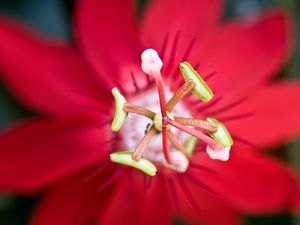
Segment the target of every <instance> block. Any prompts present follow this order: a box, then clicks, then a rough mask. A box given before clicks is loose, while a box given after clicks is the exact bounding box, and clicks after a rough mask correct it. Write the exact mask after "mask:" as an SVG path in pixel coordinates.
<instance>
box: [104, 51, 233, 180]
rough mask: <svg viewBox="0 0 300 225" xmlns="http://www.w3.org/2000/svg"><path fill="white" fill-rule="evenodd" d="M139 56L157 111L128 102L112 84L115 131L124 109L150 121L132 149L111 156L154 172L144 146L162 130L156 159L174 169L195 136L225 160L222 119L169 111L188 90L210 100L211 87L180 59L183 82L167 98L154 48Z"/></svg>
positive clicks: (181, 166) (185, 159)
mask: <svg viewBox="0 0 300 225" xmlns="http://www.w3.org/2000/svg"><path fill="white" fill-rule="evenodd" d="M141 60H142V63H141V67H142V70H143V72H144V73H145V74H146V75H148V76H150V77H152V78H153V79H154V81H155V84H156V87H157V90H158V95H159V105H160V111H159V112H153V111H151V110H149V109H147V108H145V107H143V106H138V105H134V104H131V103H128V102H127V100H126V99H125V97H124V96H123V95H122V94H121V93H120V91H119V90H118V89H117V88H116V87H115V88H113V89H112V94H113V96H114V98H115V103H116V110H115V116H114V119H113V122H112V130H113V131H114V132H118V131H119V130H120V129H121V128H122V126H123V125H124V123H125V121H126V118H127V115H128V113H134V114H138V115H140V116H144V117H146V118H148V119H151V120H152V124H150V126H151V127H150V128H149V129H147V130H146V131H145V136H144V137H143V138H142V140H141V141H140V143H138V145H137V147H136V149H135V151H132V149H128V150H127V151H120V152H114V153H112V154H111V155H110V158H111V160H112V161H113V162H116V163H120V164H124V165H128V166H132V167H134V168H137V169H139V170H141V171H143V172H144V173H146V174H148V175H149V176H154V175H155V174H156V170H157V169H156V167H155V165H154V164H153V163H152V162H151V161H150V160H148V159H146V158H145V157H144V152H145V151H146V150H147V147H148V145H149V143H150V141H151V140H152V139H153V138H154V136H156V135H157V134H159V133H161V134H162V150H163V156H164V158H163V159H162V160H161V161H160V162H161V163H162V164H163V165H164V166H166V167H168V168H170V169H172V170H175V171H177V172H185V171H186V169H187V167H188V165H189V159H190V158H191V157H192V154H193V151H194V149H195V146H196V144H197V141H196V140H197V139H198V140H200V141H201V142H203V143H204V144H205V145H206V152H207V154H208V155H209V156H210V158H211V159H218V160H222V161H226V160H228V158H229V151H230V147H231V145H232V144H233V141H232V138H231V136H230V134H229V132H228V130H227V129H226V127H225V126H224V125H223V124H222V123H220V122H219V121H217V120H215V119H213V118H210V117H209V118H207V119H206V120H200V119H194V118H183V117H176V115H173V114H172V111H173V109H174V108H175V106H176V105H177V104H178V103H179V102H180V101H181V100H182V99H183V98H184V97H185V96H186V95H187V94H189V93H190V92H192V93H193V94H194V95H195V96H196V97H197V98H199V99H200V100H202V101H204V102H208V101H210V100H211V99H212V98H213V96H214V94H213V92H212V90H211V89H210V88H209V87H208V85H207V84H206V83H205V81H204V80H203V79H202V78H201V77H200V76H199V74H198V73H197V72H196V71H195V70H194V68H193V67H192V66H191V65H190V64H189V63H188V62H182V63H180V65H179V68H180V71H181V73H182V75H183V77H184V80H185V82H184V83H183V85H182V86H181V87H180V88H179V89H178V90H177V91H176V92H175V93H174V94H173V96H172V98H171V99H170V100H169V101H168V102H167V101H166V93H165V86H164V82H163V79H162V75H161V69H162V67H163V62H162V60H161V59H160V57H159V55H158V53H157V52H156V51H155V50H154V49H146V50H145V51H144V52H143V53H142V55H141ZM190 126H192V127H194V128H191V127H190ZM172 127H175V128H177V129H178V130H180V131H182V132H185V133H187V134H188V135H190V137H189V138H188V139H187V140H186V141H185V142H184V143H181V142H180V141H179V140H178V139H177V137H176V135H175V134H174V133H173V132H172V131H171V129H172ZM205 132H206V133H205ZM195 138H196V139H195ZM169 142H170V143H171V145H172V148H171V149H170V148H169Z"/></svg>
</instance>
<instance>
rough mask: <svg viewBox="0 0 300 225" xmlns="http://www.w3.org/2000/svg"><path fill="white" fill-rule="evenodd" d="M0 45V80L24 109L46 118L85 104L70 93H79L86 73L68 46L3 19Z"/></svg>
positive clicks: (77, 57)
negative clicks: (29, 109) (23, 104)
mask: <svg viewBox="0 0 300 225" xmlns="http://www.w3.org/2000/svg"><path fill="white" fill-rule="evenodd" d="M0 43H1V45H0V69H1V71H2V72H3V73H1V78H2V79H3V81H4V82H5V84H6V85H8V87H9V88H10V89H11V90H12V91H13V92H14V94H15V95H16V96H17V97H18V98H20V100H22V101H23V102H24V103H25V104H26V105H28V106H30V107H31V108H33V109H34V110H38V111H41V112H43V113H47V114H65V113H69V112H74V110H78V107H77V106H76V104H80V103H82V102H86V101H87V100H86V99H82V97H81V96H80V95H78V94H76V93H74V92H73V91H72V89H83V83H85V81H86V80H88V74H89V72H88V71H87V70H86V68H85V66H84V65H83V63H82V61H81V58H80V56H79V55H78V53H77V52H76V51H74V50H73V49H72V48H71V47H70V46H68V45H66V44H63V43H60V42H58V41H57V40H49V39H46V38H44V37H42V36H41V35H38V34H37V33H35V32H34V31H31V30H29V29H28V28H26V27H21V26H20V24H18V23H17V22H13V21H11V20H8V19H4V18H1V19H0Z"/></svg>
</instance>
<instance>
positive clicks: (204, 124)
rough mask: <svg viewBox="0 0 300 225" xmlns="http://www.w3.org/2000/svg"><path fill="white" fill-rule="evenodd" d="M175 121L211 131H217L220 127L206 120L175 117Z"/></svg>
mask: <svg viewBox="0 0 300 225" xmlns="http://www.w3.org/2000/svg"><path fill="white" fill-rule="evenodd" d="M175 121H176V122H178V123H181V124H183V125H187V126H193V127H197V128H200V129H203V130H206V131H209V132H215V131H217V129H218V126H216V125H215V124H213V123H210V122H207V121H204V120H197V119H192V118H182V117H175Z"/></svg>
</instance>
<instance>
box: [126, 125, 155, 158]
mask: <svg viewBox="0 0 300 225" xmlns="http://www.w3.org/2000/svg"><path fill="white" fill-rule="evenodd" d="M156 133H157V130H156V129H155V128H154V126H152V127H151V128H150V130H149V131H148V132H147V133H146V134H145V136H144V137H143V139H142V140H141V142H140V143H139V145H138V146H137V148H136V150H135V152H134V154H133V155H132V159H133V160H135V161H139V160H140V159H141V158H142V156H143V154H144V151H145V150H146V148H147V146H148V145H149V143H150V141H151V140H152V138H153V137H154V135H155V134H156Z"/></svg>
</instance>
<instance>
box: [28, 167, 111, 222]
mask: <svg viewBox="0 0 300 225" xmlns="http://www.w3.org/2000/svg"><path fill="white" fill-rule="evenodd" d="M87 174H88V173H86V172H85V173H83V172H81V174H80V175H78V174H77V175H74V176H73V177H71V178H68V179H65V180H64V181H63V182H61V183H59V184H56V185H55V186H54V187H53V188H51V190H50V191H49V192H48V193H47V194H46V196H44V198H43V199H42V201H41V202H40V203H39V204H38V207H37V208H36V210H35V213H34V215H33V218H32V222H31V224H32V225H53V224H55V225H86V224H92V223H93V222H94V221H95V219H96V215H97V214H98V211H99V208H100V206H101V205H105V204H108V201H109V199H110V198H111V196H112V194H113V193H112V192H113V191H114V187H113V186H111V187H110V188H108V189H106V190H105V191H102V192H98V188H99V186H100V184H101V182H103V180H105V179H107V175H105V174H101V177H99V176H97V180H96V179H93V180H90V181H88V182H84V183H82V180H83V179H85V176H88V175H87Z"/></svg>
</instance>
